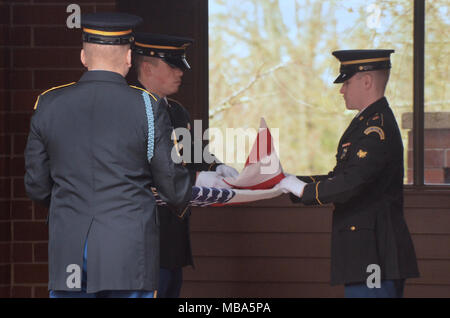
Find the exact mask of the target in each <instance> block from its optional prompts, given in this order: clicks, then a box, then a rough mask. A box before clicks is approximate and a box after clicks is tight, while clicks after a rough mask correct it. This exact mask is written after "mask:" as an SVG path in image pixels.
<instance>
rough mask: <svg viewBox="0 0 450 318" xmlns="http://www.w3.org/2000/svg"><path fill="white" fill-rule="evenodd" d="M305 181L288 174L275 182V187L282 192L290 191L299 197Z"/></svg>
mask: <svg viewBox="0 0 450 318" xmlns="http://www.w3.org/2000/svg"><path fill="white" fill-rule="evenodd" d="M305 185H306V183H305V182H303V181H301V180H299V179H297V177H295V176H293V175H288V176H287V177H286V178H284V179H283V180H281V181H280V183H279V184H277V186H276V187H277V188H281V190H283V192H284V193H287V192H290V193H292V194H294V195H296V196H298V197H299V198H301V197H302V195H303V189H304V188H305Z"/></svg>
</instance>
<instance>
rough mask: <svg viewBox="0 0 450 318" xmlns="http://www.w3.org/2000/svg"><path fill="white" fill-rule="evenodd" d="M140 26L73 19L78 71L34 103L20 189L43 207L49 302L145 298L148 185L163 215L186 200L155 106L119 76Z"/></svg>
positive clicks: (153, 246)
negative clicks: (164, 205)
mask: <svg viewBox="0 0 450 318" xmlns="http://www.w3.org/2000/svg"><path fill="white" fill-rule="evenodd" d="M140 21H141V18H139V17H136V16H132V15H128V14H123V13H94V14H86V15H83V16H82V18H81V22H82V27H83V49H82V50H81V61H82V63H83V64H84V65H85V66H86V67H87V69H88V71H87V72H85V73H84V74H83V76H82V77H81V79H80V80H79V81H78V82H76V83H70V84H66V85H62V86H59V87H54V88H52V89H50V90H48V91H46V92H44V93H42V94H41V95H40V96H39V97H38V99H37V101H36V105H35V112H34V114H33V116H32V119H31V130H30V133H29V137H28V141H27V145H26V149H25V163H26V174H25V187H26V191H27V193H28V196H29V197H30V198H31V199H32V200H34V201H37V202H41V203H43V204H45V205H47V206H49V217H48V222H49V223H48V224H49V285H48V287H49V290H50V297H154V296H155V291H156V289H157V285H158V274H159V227H158V215H157V207H156V203H155V198H154V196H153V194H152V191H151V186H156V187H158V189H159V191H160V192H161V193H162V194H163V195H164V197H165V198H166V200H167V201H168V202H169V204H170V205H171V211H172V213H173V212H179V213H180V211H182V210H183V209H184V208H185V207H186V205H187V203H188V202H189V200H190V198H191V192H192V182H191V179H190V177H189V172H188V170H187V169H186V168H185V167H183V166H182V165H180V164H175V163H174V162H173V160H172V158H171V150H172V147H173V143H172V140H171V133H172V130H171V129H170V118H169V116H168V115H167V112H166V110H165V106H164V105H162V104H160V101H161V100H160V99H159V98H157V97H156V96H155V95H153V94H151V93H149V92H147V91H145V90H144V89H141V88H133V87H130V86H129V85H128V84H127V82H126V81H125V78H124V77H125V76H126V74H127V73H128V70H129V68H130V67H131V49H130V45H131V43H132V42H133V39H134V36H133V32H132V29H133V27H134V26H135V25H136V24H138V23H139V22H140ZM81 274H82V275H81ZM80 276H82V277H80Z"/></svg>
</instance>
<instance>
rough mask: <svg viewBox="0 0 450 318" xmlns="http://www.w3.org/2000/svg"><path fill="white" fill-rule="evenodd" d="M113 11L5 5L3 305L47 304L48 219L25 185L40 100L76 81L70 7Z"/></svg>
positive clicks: (0, 192) (0, 67) (0, 224)
mask: <svg viewBox="0 0 450 318" xmlns="http://www.w3.org/2000/svg"><path fill="white" fill-rule="evenodd" d="M73 2H75V3H78V4H79V5H80V7H81V11H82V12H99V11H114V10H115V1H113V0H97V1H92V0H91V1H90V0H77V1H56V0H34V1H33V0H28V1H26V0H22V1H21V0H15V1H8V0H7V1H2V2H0V169H1V170H0V171H1V174H0V297H8V296H12V297H47V296H48V292H47V280H48V273H47V239H48V231H47V226H46V224H45V219H46V216H47V211H46V209H45V208H42V207H40V206H38V205H35V204H34V203H32V202H31V201H30V200H29V199H28V198H27V197H26V194H25V189H24V185H23V176H24V156H23V151H24V148H25V143H26V138H27V134H28V130H29V121H30V117H31V114H32V109H33V106H34V103H35V100H36V97H37V95H38V94H39V93H41V92H42V91H44V90H46V89H48V88H51V87H53V86H57V85H61V84H64V83H69V82H73V81H77V80H78V79H79V77H80V76H81V74H82V72H83V69H82V65H81V62H80V60H79V54H80V48H81V32H80V30H76V29H67V27H66V19H67V17H68V15H69V13H66V7H67V6H68V5H69V4H70V3H73Z"/></svg>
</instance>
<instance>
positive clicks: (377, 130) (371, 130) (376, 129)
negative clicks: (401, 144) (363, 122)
mask: <svg viewBox="0 0 450 318" xmlns="http://www.w3.org/2000/svg"><path fill="white" fill-rule="evenodd" d="M371 133H376V134H378V136H380V139H381V140H384V131H383V129H381V128H380V127H377V126H370V127H369V128H366V130H364V134H366V135H368V134H371Z"/></svg>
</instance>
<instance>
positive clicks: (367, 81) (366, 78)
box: [363, 72, 374, 89]
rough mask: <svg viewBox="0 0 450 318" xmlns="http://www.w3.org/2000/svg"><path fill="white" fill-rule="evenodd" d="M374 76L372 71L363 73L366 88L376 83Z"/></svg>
mask: <svg viewBox="0 0 450 318" xmlns="http://www.w3.org/2000/svg"><path fill="white" fill-rule="evenodd" d="M373 81H374V78H373V74H370V72H365V73H364V75H363V84H364V88H366V89H370V88H372V86H373V85H374V82H373Z"/></svg>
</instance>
